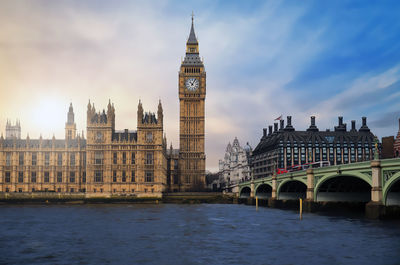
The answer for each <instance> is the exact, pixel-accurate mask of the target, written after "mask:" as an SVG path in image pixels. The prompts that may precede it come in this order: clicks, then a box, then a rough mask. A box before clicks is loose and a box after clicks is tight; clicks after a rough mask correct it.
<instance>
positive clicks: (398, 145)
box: [393, 119, 400, 157]
mask: <svg viewBox="0 0 400 265" xmlns="http://www.w3.org/2000/svg"><path fill="white" fill-rule="evenodd" d="M393 153H394V157H400V119H399V131H398V133H397V136H396V140H395V141H394V145H393Z"/></svg>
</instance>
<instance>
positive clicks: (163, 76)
mask: <svg viewBox="0 0 400 265" xmlns="http://www.w3.org/2000/svg"><path fill="white" fill-rule="evenodd" d="M192 10H194V11H195V29H196V33H197V35H198V37H199V40H200V53H201V56H202V57H204V60H205V65H206V71H207V100H206V115H207V119H206V152H207V167H208V168H209V169H216V167H217V163H218V159H219V158H221V157H222V156H223V153H224V148H225V146H226V144H227V143H228V142H229V141H232V140H233V138H234V137H235V136H237V137H238V138H239V140H240V141H241V143H242V144H245V142H247V141H249V142H250V144H251V145H253V146H255V145H256V144H257V143H258V140H259V137H260V136H261V134H262V128H263V127H267V125H268V123H272V122H273V119H274V118H275V117H277V116H279V115H280V114H283V115H284V116H286V115H292V116H293V122H294V125H295V126H296V128H298V129H304V128H306V127H307V126H308V123H309V116H310V115H311V114H313V115H316V116H317V123H318V126H319V127H320V128H321V129H324V128H328V127H333V126H334V123H336V116H338V115H341V116H344V117H345V119H360V118H361V116H368V117H369V120H370V121H371V122H370V126H371V127H372V130H373V132H374V133H377V134H378V135H379V136H384V135H389V134H394V133H395V132H396V130H397V122H395V120H396V117H394V116H396V115H397V116H398V115H399V112H398V110H399V109H400V105H399V102H398V98H399V94H398V93H399V92H398V91H399V90H398V89H399V87H400V85H399V84H400V83H399V81H400V80H399V78H400V72H399V71H400V70H399V69H400V65H399V63H398V62H399V60H400V44H399V43H400V41H399V40H400V37H399V35H398V32H399V30H400V22H399V20H398V18H397V15H398V11H399V10H400V9H399V5H398V4H396V3H395V2H394V3H393V2H392V3H383V4H382V3H375V4H373V5H372V4H369V3H362V4H352V3H344V2H342V3H335V2H320V1H315V2H314V1H308V2H306V3H304V2H301V3H299V2H284V1H267V2H263V1H261V2H258V1H248V2H235V1H234V2H232V1H202V2H195V1H187V2H184V3H182V2H177V1H157V2H153V1H118V2H110V1H102V0H98V1H7V0H6V1H1V2H0V24H1V25H2V30H1V31H0V92H1V98H0V106H1V108H0V127H3V126H4V124H5V120H6V119H7V118H12V119H15V118H20V119H21V122H22V126H23V134H24V135H26V133H28V132H29V133H30V137H31V138H32V137H38V136H39V134H40V133H42V134H43V135H44V136H48V137H50V136H52V134H53V133H55V134H56V137H58V138H62V137H63V136H64V135H63V134H64V128H63V127H64V122H65V119H66V112H67V108H68V105H69V102H70V101H72V102H73V104H74V108H75V113H76V120H77V125H78V128H79V129H80V130H84V129H85V127H86V115H85V113H86V106H87V101H88V99H89V98H90V99H91V101H92V102H94V103H95V105H96V107H97V108H98V109H99V108H102V107H105V106H106V104H107V102H108V99H109V98H110V99H111V100H112V101H113V102H114V103H115V106H116V126H117V127H118V129H122V128H130V129H133V128H135V127H136V106H137V102H138V100H139V99H141V100H142V101H143V103H144V108H145V109H146V110H152V111H155V110H156V107H157V102H158V99H161V100H162V102H163V106H164V112H165V120H166V122H165V124H166V125H165V131H166V133H167V138H168V141H169V142H173V144H174V146H175V147H177V146H178V133H179V132H178V130H179V129H178V116H179V105H178V104H179V103H178V94H177V80H178V73H177V72H178V68H179V65H180V58H182V57H183V56H184V51H185V42H186V37H187V35H188V33H189V26H190V13H191V11H192ZM41 116H43V118H40V117H41ZM392 123H393V125H391V124H392Z"/></svg>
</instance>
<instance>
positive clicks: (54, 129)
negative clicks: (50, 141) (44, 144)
mask: <svg viewBox="0 0 400 265" xmlns="http://www.w3.org/2000/svg"><path fill="white" fill-rule="evenodd" d="M67 112H68V106H66V103H65V102H64V101H61V100H60V99H57V98H44V99H41V100H40V101H39V104H38V105H37V106H35V107H33V108H31V113H30V115H29V116H30V122H31V123H32V128H34V130H35V131H36V132H39V133H42V134H43V137H48V136H50V135H52V134H53V133H56V134H57V135H58V134H59V133H60V132H62V131H63V130H64V123H65V122H66V119H67ZM60 136H61V135H60Z"/></svg>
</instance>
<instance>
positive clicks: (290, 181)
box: [239, 158, 400, 217]
mask: <svg viewBox="0 0 400 265" xmlns="http://www.w3.org/2000/svg"><path fill="white" fill-rule="evenodd" d="M239 197H240V198H242V199H243V198H258V199H268V200H282V201H284V200H297V199H299V198H302V199H304V200H305V202H308V203H320V202H365V203H367V205H366V211H367V215H368V212H371V211H372V213H371V214H369V215H370V216H371V217H374V216H375V217H378V216H379V215H380V213H381V212H382V211H385V208H387V206H395V207H398V206H400V158H395V159H383V160H378V159H375V160H371V161H367V162H360V163H351V164H342V165H338V166H329V167H321V168H309V169H307V170H302V171H297V172H289V173H285V174H279V175H274V176H270V177H265V178H259V179H253V180H251V181H247V182H243V183H240V184H239Z"/></svg>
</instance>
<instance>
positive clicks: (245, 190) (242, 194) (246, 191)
mask: <svg viewBox="0 0 400 265" xmlns="http://www.w3.org/2000/svg"><path fill="white" fill-rule="evenodd" d="M250 194H251V189H250V187H248V186H244V187H242V188H241V189H240V191H239V198H250Z"/></svg>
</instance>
